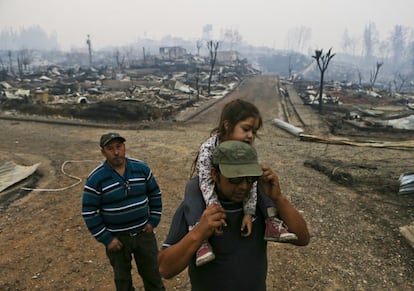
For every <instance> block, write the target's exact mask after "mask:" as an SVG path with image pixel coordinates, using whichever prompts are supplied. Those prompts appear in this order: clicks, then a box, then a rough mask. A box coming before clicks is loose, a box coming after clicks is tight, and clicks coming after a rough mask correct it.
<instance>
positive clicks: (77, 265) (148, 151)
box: [0, 76, 414, 290]
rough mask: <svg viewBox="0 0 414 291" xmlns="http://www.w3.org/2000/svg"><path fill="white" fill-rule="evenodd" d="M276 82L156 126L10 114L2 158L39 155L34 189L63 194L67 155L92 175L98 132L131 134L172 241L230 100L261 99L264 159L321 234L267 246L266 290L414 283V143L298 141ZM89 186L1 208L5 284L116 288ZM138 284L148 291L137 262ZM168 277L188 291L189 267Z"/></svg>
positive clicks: (319, 124) (323, 131)
mask: <svg viewBox="0 0 414 291" xmlns="http://www.w3.org/2000/svg"><path fill="white" fill-rule="evenodd" d="M277 83H278V82H277V78H275V77H273V76H258V77H255V78H253V79H250V80H248V81H247V82H245V83H244V84H242V85H241V86H240V87H239V88H238V89H237V90H235V91H234V92H233V93H231V94H230V95H228V96H227V97H226V98H225V99H223V100H222V101H220V102H217V103H215V104H214V105H213V106H212V107H210V108H209V109H206V110H204V111H203V112H202V113H200V114H199V115H197V116H196V117H194V118H192V119H190V120H188V121H187V122H178V121H177V122H173V121H163V122H157V121H154V122H153V123H157V124H158V125H156V126H155V125H148V124H149V123H145V124H146V125H148V126H142V123H139V122H134V121H131V122H119V123H118V122H117V123H116V124H115V123H112V124H111V123H108V122H105V123H102V122H101V123H99V125H100V126H102V128H100V127H97V126H94V127H92V126H81V127H80V126H74V125H69V124H62V123H58V124H54V123H50V124H48V123H39V122H34V121H24V120H18V119H14V120H10V119H7V120H1V121H0V122H1V124H2V126H1V128H0V134H1V136H2V141H3V142H2V145H1V147H0V154H1V158H2V159H8V160H14V161H15V162H17V163H19V164H27V165H30V164H33V163H36V162H41V166H40V167H39V171H38V173H39V180H38V181H37V182H36V185H35V186H36V188H42V189H49V190H53V189H57V188H62V187H65V186H70V185H72V184H73V183H74V180H73V179H71V178H69V177H68V176H66V175H64V174H62V172H61V166H62V164H63V163H64V162H65V161H71V162H70V163H68V164H67V166H66V168H65V171H66V172H67V173H69V174H72V175H76V176H79V177H81V178H82V179H85V177H86V176H87V174H88V173H89V172H90V170H91V169H93V168H94V167H95V166H96V165H97V164H98V162H99V161H100V160H101V159H102V157H101V156H100V153H99V147H98V139H99V136H100V135H101V134H102V133H103V132H106V131H108V130H116V131H119V132H121V134H123V135H124V136H126V137H127V142H126V145H127V152H128V154H129V155H130V156H132V157H137V158H139V159H142V160H144V161H146V162H148V164H149V165H150V166H151V167H152V169H153V171H154V174H155V176H156V177H157V180H158V182H159V184H160V187H161V189H162V191H163V199H164V200H163V201H164V211H163V218H162V221H161V224H160V226H159V227H158V228H157V233H156V236H157V239H158V241H159V243H162V241H163V240H164V239H165V236H166V232H167V230H168V227H169V223H170V221H171V217H172V214H173V212H174V209H175V208H176V207H177V205H178V203H179V201H180V199H181V198H182V195H183V190H184V185H185V182H186V181H187V180H188V177H189V175H190V168H191V164H192V162H193V159H194V157H195V153H196V151H197V149H198V146H199V145H200V143H201V142H202V141H203V140H204V139H205V138H207V137H208V134H209V132H210V130H211V129H212V127H213V126H214V125H215V123H216V122H217V118H218V113H219V112H220V110H221V107H222V106H223V104H224V103H225V102H227V101H228V100H230V99H233V98H242V99H245V100H248V101H251V102H254V103H255V104H256V105H257V106H258V108H259V109H260V111H261V113H262V115H263V118H264V127H263V129H262V130H260V132H259V135H260V138H259V139H257V141H256V148H257V150H258V153H259V156H260V159H261V161H263V162H266V163H268V164H269V165H270V166H271V167H272V168H274V169H275V170H276V171H277V172H278V173H279V176H280V181H281V185H282V190H283V192H284V193H285V194H286V195H288V197H289V199H290V200H291V201H292V203H293V204H294V205H296V207H297V208H298V209H299V210H300V211H301V213H302V214H303V216H304V217H305V219H306V221H307V222H308V225H309V228H310V231H311V236H312V237H311V242H310V244H309V245H308V246H306V247H294V246H290V245H284V244H277V243H270V244H269V246H268V252H269V270H268V282H267V283H268V287H269V288H268V289H269V290H315V289H316V290H338V289H341V290H378V289H380V290H385V289H386V290H410V289H413V288H414V285H413V282H412V274H413V272H414V251H413V249H412V248H411V247H410V245H409V244H408V243H407V242H406V241H405V239H404V237H402V236H401V234H400V233H399V227H400V226H402V225H406V224H409V223H411V221H412V220H413V217H414V209H413V206H414V197H413V196H412V195H411V196H410V195H398V194H397V192H396V191H397V190H398V189H397V188H398V182H397V181H398V177H399V175H400V174H401V173H404V172H408V171H413V169H412V164H413V163H412V158H413V150H412V148H409V147H408V148H389V147H383V148H380V147H372V146H367V145H365V146H352V145H347V144H339V143H324V142H313V141H306V140H302V139H300V138H299V137H296V136H293V135H291V134H289V133H287V132H286V131H284V130H282V129H280V128H278V127H276V126H274V125H273V123H272V120H273V119H274V118H281V117H282V116H283V109H282V107H281V99H280V95H279V94H278V91H277V90H276V89H275V88H276V87H277ZM309 110H310V111H309ZM297 112H298V113H299V114H301V113H306V114H302V118H303V119H304V122H305V125H304V126H303V127H304V130H305V132H306V133H308V134H312V135H316V136H332V133H330V131H329V129H330V128H332V125H331V123H330V122H329V121H326V119H325V117H326V116H325V117H323V119H322V120H321V118H320V116H319V115H318V114H316V113H315V111H314V110H313V109H310V108H309V106H307V107H305V106H304V105H301V106H299V107H298V108H297ZM309 112H313V114H309ZM185 114H188V115H193V112H191V110H190V111H188V112H186V113H185ZM179 119H183V120H186V118H185V117H184V118H183V116H180V118H178V117H177V120H179ZM366 133H368V136H367V135H366ZM340 135H341V136H343V137H349V138H350V139H352V138H353V137H354V136H355V137H357V138H358V140H359V141H363V140H364V139H365V140H371V139H375V140H377V141H381V140H384V139H386V140H387V138H388V135H392V133H384V132H381V131H372V132H370V131H361V130H358V129H357V128H355V127H352V128H347V127H342V128H341V131H340ZM407 137H409V138H410V139H412V138H411V137H410V136H409V135H406V134H405V133H404V134H401V133H397V136H395V134H394V136H393V137H392V138H393V139H394V140H400V141H405V140H407ZM20 186H21V185H20ZM81 192H82V184H78V185H75V186H73V187H69V188H67V189H65V190H61V191H46V190H45V191H31V192H27V191H26V192H25V193H24V194H25V196H24V197H23V198H21V199H19V200H17V201H14V202H13V203H11V204H10V205H8V207H6V208H3V209H1V210H0V211H1V217H0V231H1V237H2V238H3V243H2V251H1V252H0V262H1V263H0V269H1V273H2V276H1V278H0V288H1V289H4V290H113V289H114V287H113V282H112V271H111V268H110V266H109V263H108V261H107V258H106V257H105V252H104V250H103V247H102V246H101V245H100V244H99V243H97V242H96V241H95V240H94V239H93V238H92V237H91V235H90V234H89V233H88V231H87V229H86V227H85V225H84V223H83V220H82V218H81V216H80V199H81ZM134 281H135V282H136V285H137V287H138V288H142V283H141V281H140V280H139V278H138V275H137V274H136V270H135V269H134ZM165 283H166V286H167V289H168V290H189V282H188V276H187V274H186V272H183V273H181V274H180V275H178V276H176V277H175V278H174V279H171V280H166V281H165Z"/></svg>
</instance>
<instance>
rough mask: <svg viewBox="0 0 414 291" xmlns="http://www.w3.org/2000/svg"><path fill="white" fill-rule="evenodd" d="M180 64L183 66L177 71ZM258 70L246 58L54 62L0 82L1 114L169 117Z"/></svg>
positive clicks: (215, 95) (229, 88) (225, 91)
mask: <svg viewBox="0 0 414 291" xmlns="http://www.w3.org/2000/svg"><path fill="white" fill-rule="evenodd" d="M177 68H180V69H181V71H176V70H177ZM259 73H260V72H259V71H257V70H254V69H252V67H251V66H250V65H249V64H247V63H245V62H244V63H243V62H238V63H237V66H235V65H222V66H218V67H217V70H216V73H215V74H214V75H213V76H212V78H211V83H210V87H209V90H207V85H208V81H209V77H210V76H209V67H208V65H207V64H204V65H201V64H194V63H188V64H185V65H180V66H179V67H177V65H176V64H174V63H171V62H165V63H160V62H159V63H157V65H156V66H145V67H144V66H143V67H137V68H128V69H124V70H122V72H119V73H118V72H116V71H114V70H113V69H109V68H108V67H102V68H100V69H95V68H93V67H91V68H86V69H85V68H81V67H79V66H78V67H70V68H64V67H58V66H51V67H48V68H46V69H45V70H43V71H39V72H37V73H31V74H26V75H25V76H24V78H17V77H16V78H10V79H9V80H7V81H2V82H0V102H1V108H2V111H3V112H2V114H34V115H48V116H50V115H55V116H64V117H70V118H80V119H89V120H94V121H100V120H117V121H126V120H134V121H142V120H160V119H161V120H169V119H174V116H175V115H176V114H177V113H178V112H179V111H181V110H183V109H185V108H188V107H190V106H199V103H202V102H204V101H208V100H211V99H212V98H220V97H222V96H224V95H226V94H228V93H229V92H231V91H232V90H233V89H234V88H235V87H236V86H237V85H238V84H239V83H240V82H241V81H242V80H243V78H247V77H249V76H251V75H255V74H259Z"/></svg>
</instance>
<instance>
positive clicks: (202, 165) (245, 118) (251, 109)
mask: <svg viewBox="0 0 414 291" xmlns="http://www.w3.org/2000/svg"><path fill="white" fill-rule="evenodd" d="M262 125H263V120H262V117H261V115H260V112H259V110H258V109H257V107H256V106H255V105H254V104H252V103H249V102H247V101H243V100H241V99H236V100H234V101H230V102H229V103H227V104H226V105H225V106H224V108H223V110H222V113H221V116H220V120H219V124H218V126H217V127H216V128H214V129H213V130H212V131H211V134H210V137H209V138H208V139H207V140H206V141H205V142H203V143H202V145H201V146H200V149H199V152H198V155H197V158H196V160H195V162H194V165H193V171H192V174H197V175H198V177H199V184H200V189H201V191H202V194H203V198H204V201H205V204H206V207H207V206H209V205H210V204H212V203H217V204H220V202H219V200H218V197H217V194H216V193H215V191H214V182H213V179H212V177H211V158H212V155H213V151H214V149H215V147H216V146H217V145H218V144H219V143H221V142H223V141H226V140H239V141H243V142H246V143H248V144H250V145H252V144H253V142H254V140H255V138H256V136H257V131H258V130H259V129H260V128H261V127H262ZM256 184H257V182H255V184H254V185H253V187H252V190H251V192H250V195H249V196H248V198H247V199H246V200H245V201H244V202H243V211H244V217H243V220H242V224H241V231H242V234H241V235H242V236H249V235H250V234H251V230H252V225H253V223H252V219H253V216H254V215H255V212H256V204H257V201H258V200H257V185H256ZM261 198H262V199H260V200H259V201H263V204H264V205H259V207H260V208H261V209H263V210H264V211H263V212H264V213H263V214H264V215H265V217H266V231H265V237H264V239H266V240H269V241H276V242H292V241H294V240H297V237H296V235H295V234H294V233H291V232H289V231H288V230H287V228H286V226H285V225H284V223H283V221H281V220H280V219H278V218H277V212H276V208H275V206H274V204H273V201H272V200H271V199H270V198H269V197H267V196H265V195H263V197H261ZM200 216H201V213H194V211H191V207H188V209H187V213H186V218H187V222H188V224H189V225H190V229H191V228H192V227H193V226H194V225H195V224H197V222H198V220H199V219H200ZM214 258H215V255H214V252H213V250H212V247H211V245H210V243H209V242H208V241H207V240H206V241H205V242H204V243H203V244H202V245H201V246H200V248H199V250H198V251H197V253H196V265H197V266H201V265H203V264H206V263H208V262H210V261H212V260H214Z"/></svg>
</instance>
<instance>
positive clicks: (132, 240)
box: [106, 232, 165, 291]
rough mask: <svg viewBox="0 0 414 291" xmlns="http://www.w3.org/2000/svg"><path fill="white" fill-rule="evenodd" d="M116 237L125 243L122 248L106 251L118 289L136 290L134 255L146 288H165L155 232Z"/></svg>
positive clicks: (121, 290) (125, 290) (147, 290)
mask: <svg viewBox="0 0 414 291" xmlns="http://www.w3.org/2000/svg"><path fill="white" fill-rule="evenodd" d="M116 237H117V238H118V239H119V240H120V241H121V242H122V244H123V248H122V250H120V251H117V252H109V251H108V250H107V251H106V254H107V256H108V258H109V261H110V262H111V265H112V268H113V270H114V277H115V286H116V290H118V291H130V290H135V289H134V287H133V284H132V276H131V268H132V266H131V261H132V256H134V260H135V264H136V265H137V270H138V273H139V275H140V276H141V278H142V281H143V282H144V288H145V290H146V291H150V290H165V288H164V284H163V282H162V279H161V276H160V273H159V271H158V259H157V256H158V246H157V240H156V238H155V235H154V233H153V232H138V233H136V234H117V235H116Z"/></svg>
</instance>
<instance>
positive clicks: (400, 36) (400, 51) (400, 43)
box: [391, 25, 407, 68]
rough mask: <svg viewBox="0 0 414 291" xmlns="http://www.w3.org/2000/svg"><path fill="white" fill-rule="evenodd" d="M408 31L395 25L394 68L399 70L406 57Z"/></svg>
mask: <svg viewBox="0 0 414 291" xmlns="http://www.w3.org/2000/svg"><path fill="white" fill-rule="evenodd" d="M406 41H407V30H406V29H405V28H404V27H403V26H401V25H395V26H394V30H393V33H392V34H391V46H392V56H393V66H394V67H395V68H398V67H399V66H400V65H401V62H402V60H403V57H404V51H405V48H406Z"/></svg>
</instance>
